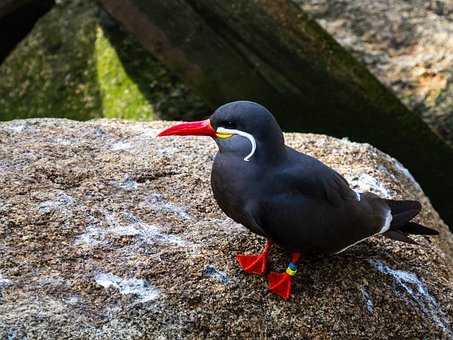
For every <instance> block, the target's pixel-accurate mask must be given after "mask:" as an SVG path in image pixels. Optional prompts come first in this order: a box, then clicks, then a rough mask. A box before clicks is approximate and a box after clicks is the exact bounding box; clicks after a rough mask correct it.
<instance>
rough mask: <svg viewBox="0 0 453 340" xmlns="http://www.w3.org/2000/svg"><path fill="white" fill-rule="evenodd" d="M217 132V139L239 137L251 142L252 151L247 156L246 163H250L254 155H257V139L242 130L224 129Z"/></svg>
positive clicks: (220, 128) (218, 129)
mask: <svg viewBox="0 0 453 340" xmlns="http://www.w3.org/2000/svg"><path fill="white" fill-rule="evenodd" d="M216 132H217V137H219V138H228V137H231V135H239V136H242V137H245V138H247V139H248V140H249V142H250V144H252V150H251V151H250V153H249V154H248V155H247V156H245V158H244V161H246V162H248V161H249V160H250V157H252V156H253V154H254V153H255V150H256V141H255V137H253V136H252V135H251V134H250V133H247V132H244V131H241V130H235V129H226V128H223V127H219V128H217V131H216Z"/></svg>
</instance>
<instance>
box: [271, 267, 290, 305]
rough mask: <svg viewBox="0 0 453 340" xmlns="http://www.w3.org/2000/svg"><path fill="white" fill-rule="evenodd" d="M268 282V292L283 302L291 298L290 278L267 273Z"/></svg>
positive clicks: (285, 275)
mask: <svg viewBox="0 0 453 340" xmlns="http://www.w3.org/2000/svg"><path fill="white" fill-rule="evenodd" d="M267 279H268V282H269V286H268V288H269V290H270V291H271V292H272V293H273V294H275V295H278V296H281V297H282V298H284V299H285V300H288V299H289V297H290V296H291V286H292V278H291V276H290V275H288V274H287V273H276V272H272V273H269V275H268V276H267Z"/></svg>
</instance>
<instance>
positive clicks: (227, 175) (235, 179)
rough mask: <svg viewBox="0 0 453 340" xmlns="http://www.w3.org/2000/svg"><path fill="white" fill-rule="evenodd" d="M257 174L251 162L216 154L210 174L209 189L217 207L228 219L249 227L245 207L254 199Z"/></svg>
mask: <svg viewBox="0 0 453 340" xmlns="http://www.w3.org/2000/svg"><path fill="white" fill-rule="evenodd" d="M257 176H258V175H257V173H256V169H255V165H254V164H253V163H252V162H246V161H244V160H243V159H242V158H241V159H238V158H236V157H229V156H224V155H221V154H217V156H216V158H215V160H214V164H213V167H212V172H211V187H212V191H213V194H214V198H215V200H216V201H217V203H218V205H219V207H220V208H221V209H222V210H223V212H224V213H225V214H227V215H228V216H229V217H230V218H232V219H233V220H235V221H236V222H238V223H241V224H243V225H245V226H246V227H249V226H248V224H249V221H248V214H247V211H245V207H246V206H247V205H248V204H249V203H252V201H253V200H254V199H255V197H254V194H253V192H254V190H256V187H257V185H256V184H257V183H256V181H257Z"/></svg>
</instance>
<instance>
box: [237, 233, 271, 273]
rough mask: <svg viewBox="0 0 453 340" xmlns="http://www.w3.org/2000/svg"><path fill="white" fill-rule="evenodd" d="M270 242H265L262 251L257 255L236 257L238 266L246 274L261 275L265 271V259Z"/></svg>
mask: <svg viewBox="0 0 453 340" xmlns="http://www.w3.org/2000/svg"><path fill="white" fill-rule="evenodd" d="M271 246H272V242H271V241H269V240H268V241H267V242H266V246H265V247H264V250H263V252H262V253H261V254H259V255H237V256H236V259H237V260H238V262H239V265H240V266H241V267H242V269H244V271H245V272H246V273H253V274H258V275H263V274H264V273H265V272H266V269H267V257H268V256H269V251H270V249H271Z"/></svg>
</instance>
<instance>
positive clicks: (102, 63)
mask: <svg viewBox="0 0 453 340" xmlns="http://www.w3.org/2000/svg"><path fill="white" fill-rule="evenodd" d="M95 51H96V61H97V62H96V65H97V76H98V83H99V87H100V89H101V97H102V112H103V115H104V117H108V118H113V117H117V118H125V119H141V120H144V119H149V118H152V117H153V113H154V112H153V108H152V106H151V105H150V104H149V102H148V101H147V99H146V98H145V96H144V95H143V94H142V93H141V91H140V89H139V87H138V85H137V84H136V83H135V82H134V81H133V80H132V79H131V78H130V77H129V75H128V74H127V73H126V71H125V70H124V68H123V65H122V64H121V61H120V60H119V58H118V54H117V52H116V50H115V49H114V48H113V47H112V45H111V44H110V42H109V40H108V39H107V38H106V37H105V36H104V32H103V30H102V29H101V28H100V27H98V28H97V34H96V48H95Z"/></svg>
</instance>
